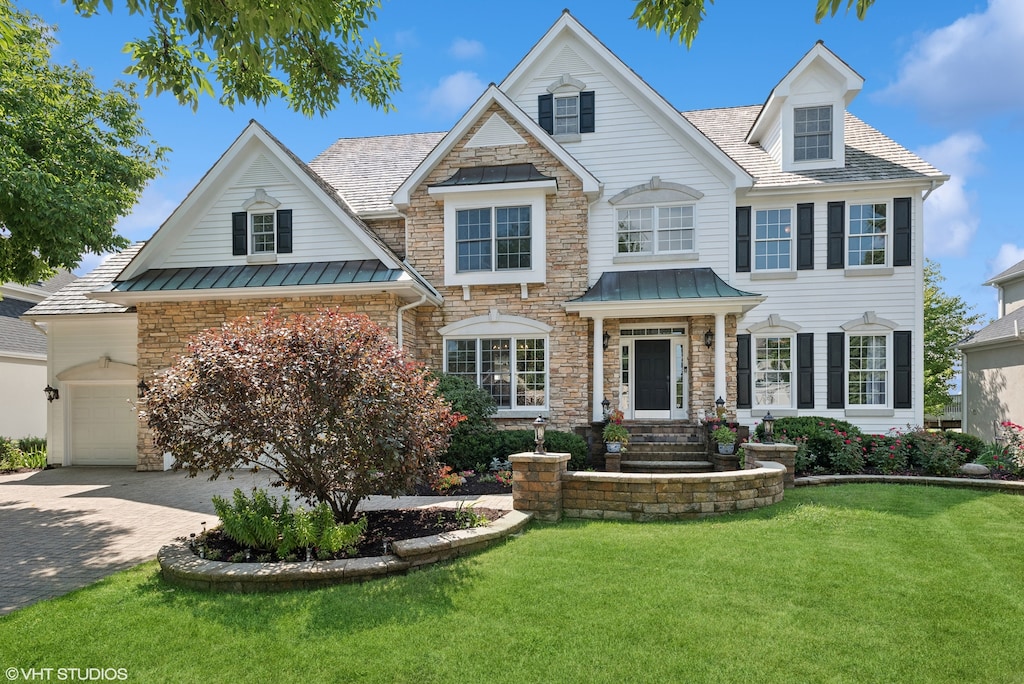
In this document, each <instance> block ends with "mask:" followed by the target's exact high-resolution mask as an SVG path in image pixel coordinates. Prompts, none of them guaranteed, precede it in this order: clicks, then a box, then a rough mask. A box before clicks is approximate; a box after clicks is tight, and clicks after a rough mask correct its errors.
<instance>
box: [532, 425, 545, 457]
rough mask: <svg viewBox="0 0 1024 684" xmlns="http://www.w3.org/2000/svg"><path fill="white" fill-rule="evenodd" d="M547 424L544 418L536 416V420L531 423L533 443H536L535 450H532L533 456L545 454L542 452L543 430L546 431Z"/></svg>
mask: <svg viewBox="0 0 1024 684" xmlns="http://www.w3.org/2000/svg"><path fill="white" fill-rule="evenodd" d="M547 424H548V423H547V421H546V420H544V416H537V420H535V421H533V436H534V441H535V442H536V443H537V448H536V449H534V450H533V453H535V454H546V453H547V452H546V451H544V430H545V429H547Z"/></svg>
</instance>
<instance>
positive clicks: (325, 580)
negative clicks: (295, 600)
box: [157, 511, 533, 592]
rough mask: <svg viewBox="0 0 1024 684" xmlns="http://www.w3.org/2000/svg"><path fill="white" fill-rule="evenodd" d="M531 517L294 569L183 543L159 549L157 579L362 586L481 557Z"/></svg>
mask: <svg viewBox="0 0 1024 684" xmlns="http://www.w3.org/2000/svg"><path fill="white" fill-rule="evenodd" d="M532 517H533V516H532V515H531V514H529V513H523V512H521V511H509V512H508V513H506V514H505V515H503V516H502V517H500V518H498V519H497V520H495V521H494V522H492V523H489V524H487V525H486V526H483V527H474V528H470V529H466V530H455V531H453V532H445V533H443V534H435V535H432V536H429V537H419V538H417V539H403V540H401V541H396V542H394V543H392V544H391V550H392V553H390V554H388V555H384V556H375V557H370V558H348V559H345V560H332V561H299V562H295V563H227V562H224V561H214V560H205V559H202V558H199V557H198V556H196V555H195V554H194V553H192V550H191V549H190V548H189V547H188V544H186V543H185V542H178V543H175V544H171V545H168V546H165V547H163V548H162V549H160V552H159V553H158V554H157V560H158V561H159V562H160V572H161V575H162V576H163V577H164V579H166V580H167V581H168V582H170V583H171V584H176V585H179V586H183V587H189V588H191V589H209V590H213V591H225V592H258V591H281V590H285V589H298V588H306V589H309V588H315V587H323V586H329V585H332V584H344V583H348V582H361V581H364V580H367V579H372V578H374V577H383V576H385V575H393V574H398V573H403V572H408V571H409V570H411V569H413V568H418V567H421V566H424V565H430V564H432V563H438V562H440V561H444V560H450V559H452V558H456V557H458V556H465V555H468V554H470V553H475V552H477V551H480V550H482V549H484V548H486V547H488V546H490V545H492V544H494V543H495V542H497V541H500V540H502V539H505V538H507V537H508V536H510V535H512V534H515V533H516V532H519V531H521V530H522V529H523V528H524V527H526V524H527V523H528V522H529V521H530V519H531V518H532Z"/></svg>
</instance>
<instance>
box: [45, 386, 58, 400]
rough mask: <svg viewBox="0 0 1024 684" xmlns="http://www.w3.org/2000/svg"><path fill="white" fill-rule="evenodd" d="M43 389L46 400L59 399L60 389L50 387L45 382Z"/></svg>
mask: <svg viewBox="0 0 1024 684" xmlns="http://www.w3.org/2000/svg"><path fill="white" fill-rule="evenodd" d="M43 391H44V392H46V401H49V402H53V401H55V400H57V399H60V391H59V390H58V389H57V388H56V387H51V386H50V385H49V384H47V385H46V388H45V389H44V390H43Z"/></svg>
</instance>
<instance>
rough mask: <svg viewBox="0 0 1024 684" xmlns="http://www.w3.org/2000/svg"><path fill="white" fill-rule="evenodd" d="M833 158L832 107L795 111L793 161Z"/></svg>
mask: <svg viewBox="0 0 1024 684" xmlns="http://www.w3.org/2000/svg"><path fill="white" fill-rule="evenodd" d="M831 158H832V106H831V105H828V106H825V107H797V108H795V109H794V110H793V161H798V162H799V161H816V160H818V159H831Z"/></svg>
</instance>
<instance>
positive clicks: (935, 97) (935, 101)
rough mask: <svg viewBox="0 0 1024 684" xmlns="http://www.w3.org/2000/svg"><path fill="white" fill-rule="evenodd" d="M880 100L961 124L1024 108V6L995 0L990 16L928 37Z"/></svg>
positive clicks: (959, 22) (967, 19)
mask: <svg viewBox="0 0 1024 684" xmlns="http://www.w3.org/2000/svg"><path fill="white" fill-rule="evenodd" d="M878 97H879V99H892V100H897V101H904V102H909V103H912V104H914V105H915V106H917V107H919V108H920V110H921V113H922V115H923V116H925V117H928V118H930V119H933V120H938V121H943V122H957V123H963V122H966V121H970V120H972V119H976V118H977V117H978V116H979V115H992V114H999V113H1004V112H1007V111H1014V110H1018V109H1020V108H1021V107H1024V2H1021V1H1020V0H990V2H989V4H988V7H987V8H986V9H985V11H984V12H981V13H976V14H968V15H966V16H964V17H961V18H960V19H957V20H956V21H955V22H953V23H952V24H950V25H949V26H945V27H943V28H940V29H938V30H936V31H933V32H932V33H929V34H927V35H926V36H924V37H923V38H922V39H921V40H919V41H918V42H917V44H916V45H915V46H914V47H913V48H912V49H911V51H910V53H909V54H907V55H906V56H905V57H904V59H903V64H902V66H901V68H900V73H899V78H898V79H897V81H896V82H895V83H893V84H891V85H890V86H888V87H887V88H886V89H885V90H883V91H882V92H881V93H880V94H879V96H878Z"/></svg>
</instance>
